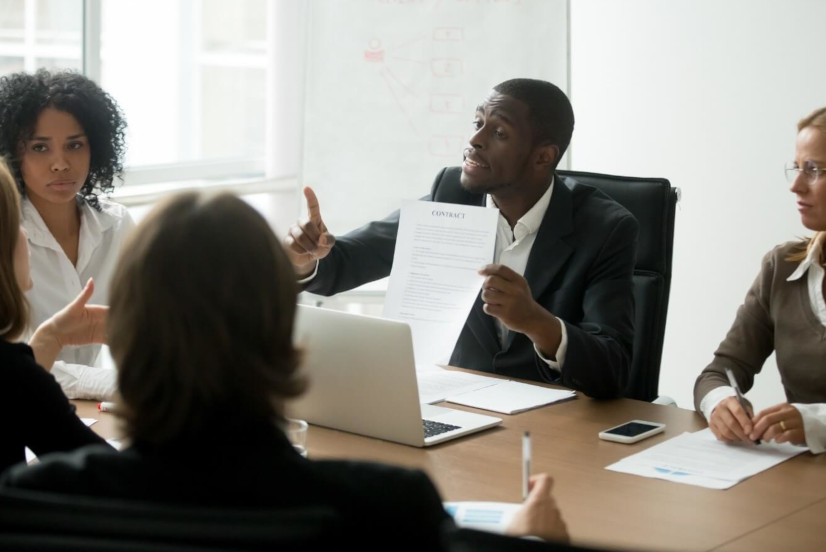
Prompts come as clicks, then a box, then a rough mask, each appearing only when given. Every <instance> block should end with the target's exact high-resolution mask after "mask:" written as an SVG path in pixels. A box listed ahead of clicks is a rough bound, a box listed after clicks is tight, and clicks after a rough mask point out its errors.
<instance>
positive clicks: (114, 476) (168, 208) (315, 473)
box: [0, 193, 567, 550]
mask: <svg viewBox="0 0 826 552" xmlns="http://www.w3.org/2000/svg"><path fill="white" fill-rule="evenodd" d="M296 293H297V288H296V283H295V275H294V272H293V268H292V265H291V264H290V261H289V260H288V258H287V256H286V253H285V252H284V250H283V249H282V247H281V244H280V241H279V240H278V239H277V238H276V236H275V235H274V234H273V232H272V230H271V229H270V227H269V225H268V224H267V222H266V221H265V220H264V219H263V217H261V215H260V214H258V213H257V212H256V211H255V210H254V209H253V208H252V207H250V206H249V205H247V204H246V203H244V202H243V201H242V200H240V199H239V198H237V197H234V196H231V195H227V194H223V195H218V196H205V195H200V194H197V193H188V194H184V195H180V196H178V197H175V198H172V199H171V200H169V201H167V202H165V203H164V204H163V205H162V206H159V207H158V208H156V209H155V210H153V212H152V213H150V214H149V215H148V216H147V217H146V218H145V219H144V220H143V222H142V223H141V224H140V225H139V226H138V229H137V230H136V231H135V232H134V233H133V234H132V235H131V236H130V238H129V239H128V240H127V243H126V244H125V247H124V249H123V253H122V255H121V258H120V261H119V264H118V266H117V268H116V270H115V274H114V276H113V280H112V286H111V291H110V308H111V311H110V313H109V320H108V324H109V325H108V331H109V337H110V341H109V344H110V347H111V350H112V354H113V357H114V359H115V361H116V362H117V365H118V384H119V393H120V403H119V410H118V412H117V415H118V416H119V417H120V418H121V420H122V422H123V426H124V429H125V433H126V438H127V440H128V441H129V442H130V443H131V444H130V446H129V447H128V448H125V449H124V450H122V451H121V452H115V451H112V450H107V449H105V448H103V447H99V446H91V447H86V448H84V449H81V450H79V451H75V452H74V453H68V454H61V455H51V456H50V457H49V458H46V459H43V460H42V461H41V462H40V463H39V464H37V465H36V466H31V467H29V468H23V467H21V468H15V469H13V470H10V471H9V472H8V473H7V475H6V477H5V478H4V479H3V481H2V483H0V485H4V486H12V487H25V488H30V489H41V490H51V491H57V492H63V493H72V494H84V495H92V496H106V497H117V498H126V499H136V500H144V501H159V502H163V503H177V504H192V505H212V506H223V507H246V508H258V507H267V508H293V507H301V506H326V507H331V508H333V509H334V510H335V511H336V512H338V514H339V515H340V516H341V517H342V518H343V521H344V526H345V527H349V528H351V529H352V531H353V532H354V535H358V536H359V538H360V539H376V541H375V542H376V543H379V542H380V543H383V544H385V545H386V543H387V542H397V540H396V539H398V538H399V536H400V535H403V536H404V538H405V539H406V543H409V545H411V546H413V547H415V548H417V549H422V550H437V549H439V548H440V546H441V545H440V541H439V539H440V531H441V529H442V527H443V526H444V524H448V526H449V525H450V524H451V523H452V521H451V519H450V517H449V516H448V515H447V514H446V512H445V511H444V509H443V508H442V503H441V499H440V497H439V495H438V493H437V491H436V489H435V488H434V486H433V484H432V483H431V482H430V480H429V479H428V478H427V476H426V475H425V474H424V473H422V472H420V471H416V470H408V469H402V468H397V467H391V466H387V465H381V464H376V463H368V462H354V461H333V460H308V459H306V458H303V457H302V456H301V455H299V453H298V452H296V450H295V449H294V448H293V446H292V445H291V444H290V442H289V440H288V439H287V437H286V436H285V434H284V432H283V431H282V429H281V425H282V423H283V422H284V406H285V401H287V400H288V399H289V398H292V397H295V396H297V395H299V394H300V393H301V392H302V390H303V389H304V387H305V384H304V381H303V379H302V377H301V376H300V374H299V369H298V368H299V363H300V352H299V351H298V350H296V348H295V347H294V345H293V321H294V315H295V308H296ZM510 530H511V532H513V533H515V534H523V535H524V534H532V535H537V536H540V537H543V538H547V539H555V540H566V539H567V533H566V529H565V524H564V522H563V521H562V519H561V516H560V514H559V510H558V509H557V507H556V503H555V502H554V499H553V497H552V496H551V480H550V478H549V477H548V476H547V475H542V476H538V477H536V478H535V479H534V481H533V484H532V490H531V493H530V496H529V498H528V500H527V501H526V503H525V506H524V507H523V508H522V509H521V510H520V511H519V513H518V514H517V516H516V518H515V520H514V523H513V524H512V526H511V528H510ZM390 538H392V539H394V541H388V540H387V539H390ZM364 544H366V543H364Z"/></svg>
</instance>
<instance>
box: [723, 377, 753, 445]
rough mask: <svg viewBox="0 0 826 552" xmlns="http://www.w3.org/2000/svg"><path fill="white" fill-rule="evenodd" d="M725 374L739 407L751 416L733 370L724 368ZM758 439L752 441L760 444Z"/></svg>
mask: <svg viewBox="0 0 826 552" xmlns="http://www.w3.org/2000/svg"><path fill="white" fill-rule="evenodd" d="M726 376H728V382H729V385H731V387H732V389H734V394H735V396H736V397H737V402H738V403H740V407H741V408H742V409H743V412H745V413H746V415H748V416H749V418H751V414H749V409H748V408H747V406H746V398H745V397H744V396H743V393H742V392H741V391H740V386H739V385H738V384H737V380H736V379H734V372H732V371H731V368H726ZM760 442H761V441H760V439H757V440H756V441H754V444H755V445H759V444H760Z"/></svg>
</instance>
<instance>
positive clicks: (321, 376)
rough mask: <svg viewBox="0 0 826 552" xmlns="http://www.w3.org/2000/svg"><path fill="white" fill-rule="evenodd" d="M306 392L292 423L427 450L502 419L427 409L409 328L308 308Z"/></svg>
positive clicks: (304, 315) (301, 329)
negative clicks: (299, 421)
mask: <svg viewBox="0 0 826 552" xmlns="http://www.w3.org/2000/svg"><path fill="white" fill-rule="evenodd" d="M294 342H295V343H296V345H297V346H298V347H300V348H301V349H303V352H304V355H303V362H302V372H303V373H304V374H305V375H306V376H307V377H308V378H309V380H310V385H309V388H308V389H307V391H306V392H305V393H304V395H302V396H301V397H299V398H298V399H296V400H294V401H291V402H290V403H289V404H288V415H289V416H292V417H296V418H302V419H304V420H307V421H308V422H310V423H311V424H316V425H320V426H325V427H330V428H333V429H339V430H342V431H349V432H351V433H357V434H359V435H366V436H368V437H376V438H378V439H385V440H387V441H393V442H396V443H402V444H405V445H412V446H416V447H424V446H429V445H435V444H437V443H441V442H443V441H447V440H450V439H455V438H456V437H461V436H463V435H467V434H469V433H473V432H476V431H481V430H483V429H487V428H489V427H493V426H495V425H498V424H500V423H502V419H501V418H496V417H493V416H484V415H481V414H475V413H472V412H465V411H462V410H456V409H452V408H443V407H439V406H433V405H427V404H424V405H423V404H421V403H420V402H419V390H418V384H417V382H416V363H415V360H414V357H413V339H412V335H411V333H410V326H408V325H407V324H406V323H404V322H397V321H394V320H386V319H383V318H377V317H372V316H364V315H358V314H352V313H346V312H340V311H333V310H329V309H322V308H317V307H310V306H307V305H299V306H298V309H297V312H296V327H295V330H294Z"/></svg>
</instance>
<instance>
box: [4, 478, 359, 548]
mask: <svg viewBox="0 0 826 552" xmlns="http://www.w3.org/2000/svg"><path fill="white" fill-rule="evenodd" d="M341 535H342V527H341V520H340V518H339V516H338V515H337V514H336V513H335V512H334V511H333V510H331V509H327V508H322V507H314V508H301V509H290V510H268V509H257V510H239V509H230V508H207V507H200V506H199V507H192V506H169V505H162V504H157V503H147V502H136V501H125V500H115V499H109V498H92V497H81V496H67V495H60V494H53V493H45V492H39V491H28V490H21V489H4V490H3V491H2V492H0V549H2V550H20V551H28V550H38V551H50V550H61V551H65V550H69V551H74V550H76V551H83V552H104V551H105V552H109V551H131V550H135V551H139V550H140V551H148V552H161V551H163V552H184V551H195V550H208V551H225V550H227V551H228V550H299V551H309V550H337V549H341V548H342V546H343V545H344V542H343V541H345V540H346V539H342V538H341Z"/></svg>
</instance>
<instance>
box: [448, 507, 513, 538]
mask: <svg viewBox="0 0 826 552" xmlns="http://www.w3.org/2000/svg"><path fill="white" fill-rule="evenodd" d="M444 507H445V510H446V511H447V513H448V514H450V515H451V516H453V519H454V521H455V522H456V525H458V526H459V527H467V528H468V529H479V530H481V531H489V532H491V533H504V532H505V529H506V528H507V527H508V525H510V522H511V520H512V519H513V515H514V514H515V513H516V511H517V510H518V509H519V508H521V507H522V505H521V504H514V503H512V502H445V503H444Z"/></svg>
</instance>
